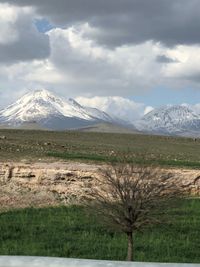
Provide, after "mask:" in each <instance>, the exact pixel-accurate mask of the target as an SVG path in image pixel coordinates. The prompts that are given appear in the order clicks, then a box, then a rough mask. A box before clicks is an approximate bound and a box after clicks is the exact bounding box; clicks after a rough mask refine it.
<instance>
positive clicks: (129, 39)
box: [0, 0, 200, 47]
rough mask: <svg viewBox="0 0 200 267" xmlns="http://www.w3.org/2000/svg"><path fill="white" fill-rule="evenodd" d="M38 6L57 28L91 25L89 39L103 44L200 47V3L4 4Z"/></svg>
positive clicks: (75, 0)
mask: <svg viewBox="0 0 200 267" xmlns="http://www.w3.org/2000/svg"><path fill="white" fill-rule="evenodd" d="M0 2H9V3H12V4H17V5H21V6H34V7H35V8H36V9H37V12H38V14H40V15H41V16H44V17H46V18H48V19H49V20H50V21H51V22H52V23H54V24H55V25H57V26H59V25H60V26H62V27H63V26H64V27H66V26H72V25H75V24H77V23H81V24H82V23H85V22H88V23H89V24H90V26H91V27H93V28H95V29H96V31H93V32H88V33H87V36H88V37H89V38H92V39H94V40H96V41H97V42H98V43H99V44H104V45H107V46H115V47H116V46H121V45H124V44H133V43H143V42H146V41H150V40H153V41H155V42H162V43H163V44H165V45H166V46H174V45H179V44H184V45H190V44H199V43H200V35H199V34H198V32H199V24H200V2H199V0H190V1H188V0H168V1H161V0H148V1H146V0H117V1H116V0H109V1H107V0H101V1H93V0H68V1H66V0H59V1H55V0H42V1H40V0H34V1H32V0H17V1H16V0H0Z"/></svg>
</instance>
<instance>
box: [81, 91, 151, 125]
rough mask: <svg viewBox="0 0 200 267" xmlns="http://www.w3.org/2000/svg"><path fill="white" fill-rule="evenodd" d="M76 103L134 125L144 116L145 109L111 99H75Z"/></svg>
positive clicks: (114, 97)
mask: <svg viewBox="0 0 200 267" xmlns="http://www.w3.org/2000/svg"><path fill="white" fill-rule="evenodd" d="M76 101H77V102H78V103H80V104H81V105H83V106H87V107H93V108H98V109H100V110H103V111H104V112H106V113H108V114H109V115H111V116H113V117H114V118H117V119H121V120H124V121H128V122H129V123H134V121H135V120H137V119H139V118H141V117H142V116H143V115H144V111H145V110H146V107H145V105H144V104H142V103H136V102H134V101H133V100H130V99H127V98H123V97H118V96H113V97H92V98H87V97H77V98H76Z"/></svg>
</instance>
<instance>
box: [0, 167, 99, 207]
mask: <svg viewBox="0 0 200 267" xmlns="http://www.w3.org/2000/svg"><path fill="white" fill-rule="evenodd" d="M98 169H99V168H98V166H93V165H87V164H81V163H59V162H57V163H34V164H29V163H27V164H21V163H11V162H10V163H7V164H5V163H0V185H1V187H0V203H1V208H4V207H26V206H33V205H34V206H35V205H36V206H46V205H52V204H53V205H56V204H58V203H60V202H62V203H63V204H64V203H77V202H80V201H81V199H82V198H83V197H84V195H85V194H86V192H87V190H88V188H90V187H91V185H92V180H93V179H94V178H95V176H96V175H99V171H98Z"/></svg>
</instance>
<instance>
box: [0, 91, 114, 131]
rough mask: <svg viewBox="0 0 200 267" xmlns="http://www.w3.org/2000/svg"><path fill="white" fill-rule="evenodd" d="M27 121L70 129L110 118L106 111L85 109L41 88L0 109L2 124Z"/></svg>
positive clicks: (15, 124) (71, 100)
mask: <svg viewBox="0 0 200 267" xmlns="http://www.w3.org/2000/svg"><path fill="white" fill-rule="evenodd" d="M30 121H35V122H37V123H39V124H40V125H42V126H45V127H47V128H51V129H69V128H77V127H82V126H85V125H90V124H93V123H96V122H100V121H106V122H112V119H111V117H110V116H109V115H108V114H106V113H105V112H102V111H100V110H98V109H95V108H85V107H83V106H81V105H80V104H78V103H77V102H76V101H75V100H73V99H67V100H65V99H62V98H60V97H57V96H55V95H54V94H52V93H51V92H49V91H47V90H45V89H43V90H36V91H34V92H30V93H27V94H26V95H24V96H23V97H22V98H20V99H19V100H17V101H16V102H15V103H13V104H12V105H10V106H8V107H7V108H5V109H3V110H1V111H0V123H1V124H7V125H11V126H17V125H20V124H23V123H25V122H30Z"/></svg>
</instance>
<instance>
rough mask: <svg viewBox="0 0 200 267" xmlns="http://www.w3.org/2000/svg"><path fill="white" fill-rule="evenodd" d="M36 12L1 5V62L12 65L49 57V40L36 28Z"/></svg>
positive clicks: (25, 8) (27, 8)
mask: <svg viewBox="0 0 200 267" xmlns="http://www.w3.org/2000/svg"><path fill="white" fill-rule="evenodd" d="M34 16H35V14H34V10H33V8H31V7H23V8H19V7H16V6H11V5H8V4H1V3H0V62H1V63H6V64H10V63H13V62H17V61H18V62H19V61H30V60H33V59H41V58H46V57H48V56H49V52H50V51H49V38H48V36H47V35H45V34H40V33H39V32H38V31H37V30H36V28H35V27H34V23H33V19H34Z"/></svg>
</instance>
